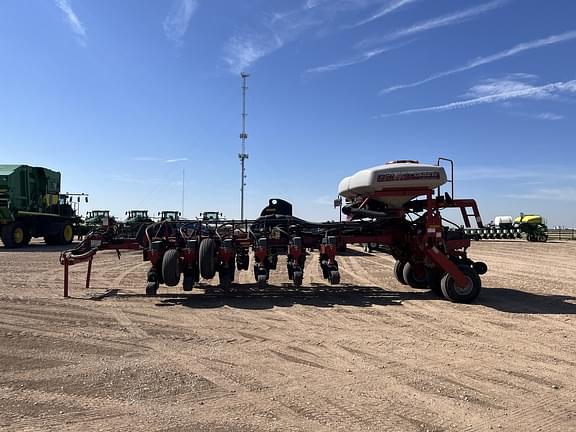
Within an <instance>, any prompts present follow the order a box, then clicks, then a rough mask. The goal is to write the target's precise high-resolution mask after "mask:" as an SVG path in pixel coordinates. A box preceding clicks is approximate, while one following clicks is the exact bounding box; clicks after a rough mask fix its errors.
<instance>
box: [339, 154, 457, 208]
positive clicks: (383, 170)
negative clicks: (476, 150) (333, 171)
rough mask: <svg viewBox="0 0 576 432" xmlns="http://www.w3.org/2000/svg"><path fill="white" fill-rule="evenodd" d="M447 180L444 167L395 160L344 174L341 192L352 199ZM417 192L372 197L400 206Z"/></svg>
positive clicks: (429, 186)
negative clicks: (347, 174) (354, 172)
mask: <svg viewBox="0 0 576 432" xmlns="http://www.w3.org/2000/svg"><path fill="white" fill-rule="evenodd" d="M446 181H447V178H446V171H444V168H443V167H441V166H438V165H426V164H421V163H419V162H418V161H392V162H388V163H387V164H386V165H380V166H377V167H374V168H368V169H365V170H362V171H358V172H357V173H356V174H354V175H352V176H350V177H345V178H344V179H342V181H340V184H339V185H338V195H341V196H343V197H344V198H346V199H348V200H353V199H354V198H357V197H367V196H369V195H373V194H374V193H376V192H381V191H385V190H391V189H403V190H405V189H412V188H427V189H435V188H437V187H438V186H441V185H443V184H444V183H446ZM418 195H420V194H418V193H416V194H415V195H403V194H399V195H392V196H381V197H373V198H374V199H375V200H378V201H380V202H383V203H385V204H387V205H388V206H389V207H390V208H398V207H402V205H403V204H405V203H406V202H408V201H410V200H411V199H413V198H415V197H417V196H418Z"/></svg>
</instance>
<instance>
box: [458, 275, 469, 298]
mask: <svg viewBox="0 0 576 432" xmlns="http://www.w3.org/2000/svg"><path fill="white" fill-rule="evenodd" d="M464 277H465V278H466V285H464V286H463V287H461V286H459V285H458V284H457V283H456V281H454V290H455V291H456V293H458V295H461V296H466V295H468V294H470V293H471V292H472V291H473V290H474V282H473V281H472V279H471V278H470V277H469V276H466V275H464Z"/></svg>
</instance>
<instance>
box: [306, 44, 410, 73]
mask: <svg viewBox="0 0 576 432" xmlns="http://www.w3.org/2000/svg"><path fill="white" fill-rule="evenodd" d="M408 43H409V42H407V43H403V44H397V45H391V46H387V47H382V48H375V49H372V50H368V51H366V52H363V53H361V54H359V55H357V56H356V57H353V58H351V59H349V60H344V61H341V62H337V63H332V64H329V65H324V66H317V67H314V68H310V69H307V70H306V73H307V74H313V73H322V72H331V71H335V70H338V69H342V68H344V67H348V66H353V65H356V64H359V63H364V62H366V61H368V60H370V59H371V58H374V57H377V56H379V55H380V54H384V53H386V52H388V51H392V50H395V49H397V48H400V47H403V46H405V45H407V44H408Z"/></svg>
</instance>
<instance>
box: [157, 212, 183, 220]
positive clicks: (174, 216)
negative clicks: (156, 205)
mask: <svg viewBox="0 0 576 432" xmlns="http://www.w3.org/2000/svg"><path fill="white" fill-rule="evenodd" d="M158 216H159V217H160V221H178V220H180V216H182V213H180V212H179V211H173V210H164V211H161V212H158Z"/></svg>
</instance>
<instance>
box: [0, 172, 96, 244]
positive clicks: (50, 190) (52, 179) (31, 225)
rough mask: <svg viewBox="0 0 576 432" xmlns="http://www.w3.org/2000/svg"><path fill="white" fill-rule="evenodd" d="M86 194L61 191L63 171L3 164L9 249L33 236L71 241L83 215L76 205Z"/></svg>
mask: <svg viewBox="0 0 576 432" xmlns="http://www.w3.org/2000/svg"><path fill="white" fill-rule="evenodd" d="M81 196H83V197H84V198H85V199H86V201H87V199H88V198H87V195H85V194H62V193H60V173H59V172H56V171H52V170H50V169H47V168H41V167H32V166H28V165H0V237H1V239H2V242H3V243H4V246H5V247H7V248H18V247H22V246H25V245H27V244H28V243H29V242H30V240H31V239H32V238H33V237H44V240H45V242H46V243H47V244H50V245H53V244H63V245H65V244H70V243H71V242H72V240H73V239H74V234H75V233H77V232H78V226H79V223H80V220H81V219H80V217H78V216H77V215H76V211H75V208H74V206H75V205H78V202H74V201H73V199H77V200H80V199H81Z"/></svg>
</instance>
